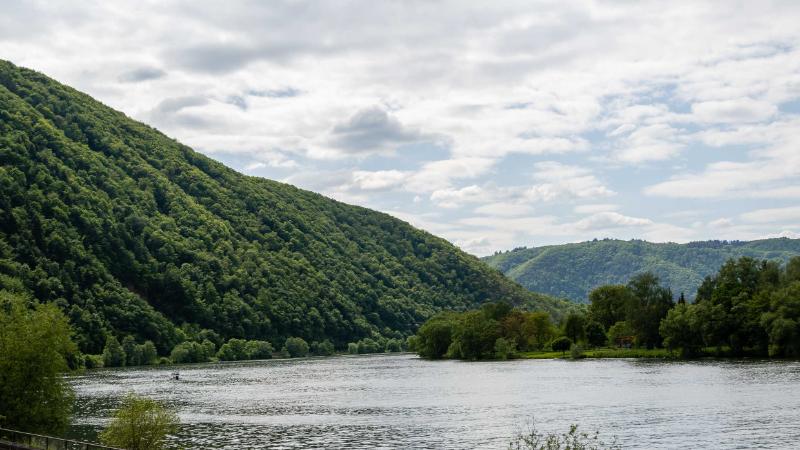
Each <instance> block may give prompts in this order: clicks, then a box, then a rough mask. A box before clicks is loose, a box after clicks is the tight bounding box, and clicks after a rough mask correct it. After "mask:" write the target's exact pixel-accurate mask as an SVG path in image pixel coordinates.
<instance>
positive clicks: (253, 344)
mask: <svg viewBox="0 0 800 450" xmlns="http://www.w3.org/2000/svg"><path fill="white" fill-rule="evenodd" d="M244 351H245V353H246V354H247V359H271V358H272V352H273V351H274V349H273V348H272V344H270V343H269V342H267V341H247V343H246V344H245V349H244Z"/></svg>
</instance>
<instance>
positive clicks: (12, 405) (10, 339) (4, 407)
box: [0, 290, 77, 433]
mask: <svg viewBox="0 0 800 450" xmlns="http://www.w3.org/2000/svg"><path fill="white" fill-rule="evenodd" d="M71 334H72V330H71V329H70V326H69V323H68V319H67V318H66V316H65V315H64V314H63V313H62V312H61V310H60V309H59V308H58V307H56V306H55V305H53V304H41V303H36V302H34V301H30V300H28V299H26V298H25V297H23V296H21V295H18V294H12V293H10V292H8V291H5V290H0V426H2V427H7V428H14V429H18V430H22V431H31V432H37V433H58V432H61V431H63V430H64V428H65V427H66V426H67V424H68V423H69V417H70V414H71V411H72V400H73V393H72V390H71V388H70V386H69V385H68V384H67V382H66V381H65V380H64V378H63V377H62V374H63V373H64V372H66V371H67V370H68V365H67V360H68V358H71V357H72V356H73V355H74V354H75V353H76V352H77V347H76V345H75V343H73V342H72V340H71V338H70V336H71Z"/></svg>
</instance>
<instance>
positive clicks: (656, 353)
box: [519, 348, 678, 359]
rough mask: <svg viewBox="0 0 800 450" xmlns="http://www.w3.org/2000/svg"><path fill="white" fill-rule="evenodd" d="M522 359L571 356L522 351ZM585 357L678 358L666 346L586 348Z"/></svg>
mask: <svg viewBox="0 0 800 450" xmlns="http://www.w3.org/2000/svg"><path fill="white" fill-rule="evenodd" d="M519 357H520V358H521V359H558V358H567V359H568V358H570V353H569V352H564V353H562V352H553V351H539V352H522V353H519ZM583 357H585V358H661V359H666V358H678V354H677V353H676V352H672V353H671V352H670V351H669V350H667V349H664V348H654V349H646V348H596V349H592V350H585V351H584V352H583Z"/></svg>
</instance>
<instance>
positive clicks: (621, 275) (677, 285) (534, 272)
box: [484, 238, 800, 303]
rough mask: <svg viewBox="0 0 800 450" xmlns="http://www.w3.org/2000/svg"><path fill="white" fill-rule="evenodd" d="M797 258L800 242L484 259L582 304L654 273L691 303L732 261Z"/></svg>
mask: <svg viewBox="0 0 800 450" xmlns="http://www.w3.org/2000/svg"><path fill="white" fill-rule="evenodd" d="M798 255H800V239H787V238H780V239H765V240H759V241H750V242H742V241H731V242H727V241H705V242H691V243H688V244H673V243H666V244H657V243H652V242H645V241H639V240H632V241H619V240H613V239H604V240H594V241H590V242H581V243H577V244H565V245H552V246H545V247H534V248H521V249H515V250H513V251H509V252H502V253H497V254H495V255H492V256H488V257H486V258H484V261H485V262H486V263H488V264H489V265H490V266H492V267H495V268H497V269H499V270H501V271H502V272H503V273H505V274H506V275H507V276H508V277H509V278H511V279H512V280H514V281H517V282H518V283H520V284H522V285H523V286H525V287H526V288H528V289H530V290H531V291H535V292H542V293H546V294H550V295H554V296H558V297H566V298H569V299H571V300H573V301H576V302H580V303H586V302H587V298H588V295H589V292H590V291H591V290H592V289H594V288H596V287H598V286H601V285H604V284H625V283H627V281H628V280H629V279H631V278H633V276H635V275H636V274H639V273H642V272H652V273H654V274H656V275H657V276H658V277H659V278H660V279H661V281H662V282H663V283H664V284H665V285H666V286H668V287H669V288H671V289H672V292H673V293H675V294H676V295H677V294H680V293H681V292H684V293H685V295H686V297H687V298H689V299H694V296H695V293H696V292H697V288H698V287H699V286H700V284H701V283H702V282H703V279H704V278H705V277H706V276H708V275H712V274H714V273H716V272H717V271H718V270H719V268H720V266H722V265H723V264H724V263H725V262H726V261H727V260H729V259H731V258H738V257H741V256H749V257H752V258H756V259H768V260H775V261H780V262H786V261H788V260H789V258H791V257H792V256H798Z"/></svg>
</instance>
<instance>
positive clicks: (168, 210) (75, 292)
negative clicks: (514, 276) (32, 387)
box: [0, 61, 569, 353]
mask: <svg viewBox="0 0 800 450" xmlns="http://www.w3.org/2000/svg"><path fill="white" fill-rule="evenodd" d="M0 289H7V290H12V291H20V292H23V293H27V294H28V295H30V296H31V297H33V298H36V299H38V300H40V301H53V302H56V303H57V304H58V305H60V306H61V307H62V308H63V309H64V310H65V311H66V313H67V314H68V316H69V318H70V320H71V322H72V324H73V326H74V327H75V329H76V331H77V340H78V343H79V345H80V348H81V350H83V351H84V352H87V353H99V352H100V351H101V350H102V348H103V345H104V342H105V339H106V336H107V335H109V334H111V335H116V336H118V337H122V336H125V335H128V334H130V335H133V336H134V337H136V338H137V339H138V340H140V341H141V340H144V339H150V340H152V341H154V342H155V343H156V345H157V346H158V348H159V350H160V351H161V352H162V353H163V352H166V351H168V350H169V349H170V348H171V347H172V346H173V345H174V344H175V343H176V342H178V341H180V340H181V339H183V337H184V336H193V335H198V333H205V332H211V333H212V334H211V335H216V336H217V337H219V338H222V339H225V338H231V337H242V338H248V339H266V340H271V341H272V342H274V343H276V344H277V345H280V344H281V343H282V342H283V339H285V338H286V337H287V336H299V337H303V338H305V339H306V340H308V341H309V342H310V341H313V340H322V339H330V340H332V341H333V342H334V343H335V344H337V345H339V346H342V345H345V344H346V343H347V342H348V341H355V340H358V339H359V338H363V337H375V336H385V337H398V338H400V337H403V336H407V335H409V334H411V333H413V332H414V331H416V328H417V326H418V325H419V324H421V323H422V322H424V321H425V320H426V319H427V318H428V317H430V316H431V315H432V314H434V313H435V312H437V311H440V310H442V309H466V308H474V307H475V306H476V305H479V304H481V303H484V302H491V301H498V300H508V301H509V302H511V303H514V304H517V305H524V306H526V307H528V308H532V309H540V310H545V311H549V312H551V313H553V314H554V315H556V316H558V315H559V314H560V312H561V311H562V310H564V308H566V307H568V306H569V302H566V301H563V300H557V299H554V298H551V297H549V296H546V295H541V294H534V293H531V292H529V291H527V290H525V289H523V288H522V287H521V286H519V285H518V284H516V283H514V282H512V281H510V280H508V279H507V278H506V277H504V276H503V275H502V274H501V273H499V272H497V271H496V270H493V269H491V268H489V267H488V266H486V265H485V264H483V263H481V262H480V260H478V259H477V258H475V257H473V256H471V255H468V254H466V253H464V252H463V251H461V250H459V249H458V248H456V247H455V246H453V245H451V244H450V243H448V242H447V241H445V240H443V239H440V238H438V237H436V236H433V235H431V234H429V233H426V232H424V231H421V230H418V229H416V228H414V227H412V226H410V225H409V224H407V223H405V222H403V221H401V220H398V219H396V218H394V217H392V216H389V215H387V214H383V213H380V212H376V211H371V210H369V209H365V208H360V207H356V206H351V205H347V204H344V203H340V202H338V201H334V200H332V199H329V198H326V197H323V196H321V195H318V194H315V193H312V192H308V191H304V190H301V189H297V188H295V187H293V186H290V185H287V184H283V183H278V182H275V181H270V180H266V179H262V178H255V177H248V176H245V175H242V174H240V173H237V172H235V171H234V170H232V169H229V168H228V167H225V166H224V165H222V164H220V163H218V162H216V161H214V160H212V159H209V158H207V157H205V156H203V155H201V154H199V153H196V152H194V151H193V150H192V149H191V148H189V147H187V146H185V145H182V144H180V143H179V142H177V141H175V140H174V139H170V138H169V137H167V136H165V135H163V134H161V133H160V132H158V131H157V130H155V129H153V128H151V127H149V126H147V125H144V124H142V123H139V122H136V121H134V120H131V119H129V118H128V117H126V116H125V115H124V114H122V113H120V112H118V111H114V110H113V109H111V108H109V107H107V106H105V105H103V104H101V103H99V102H97V101H96V100H94V99H92V98H91V97H89V96H87V95H85V94H82V93H80V92H78V91H76V90H74V89H71V88H69V87H67V86H64V85H62V84H60V83H58V82H56V81H54V80H52V79H50V78H48V77H46V76H44V75H42V74H40V73H37V72H34V71H31V70H27V69H23V68H18V67H16V66H14V65H13V64H11V63H9V62H4V61H0Z"/></svg>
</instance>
